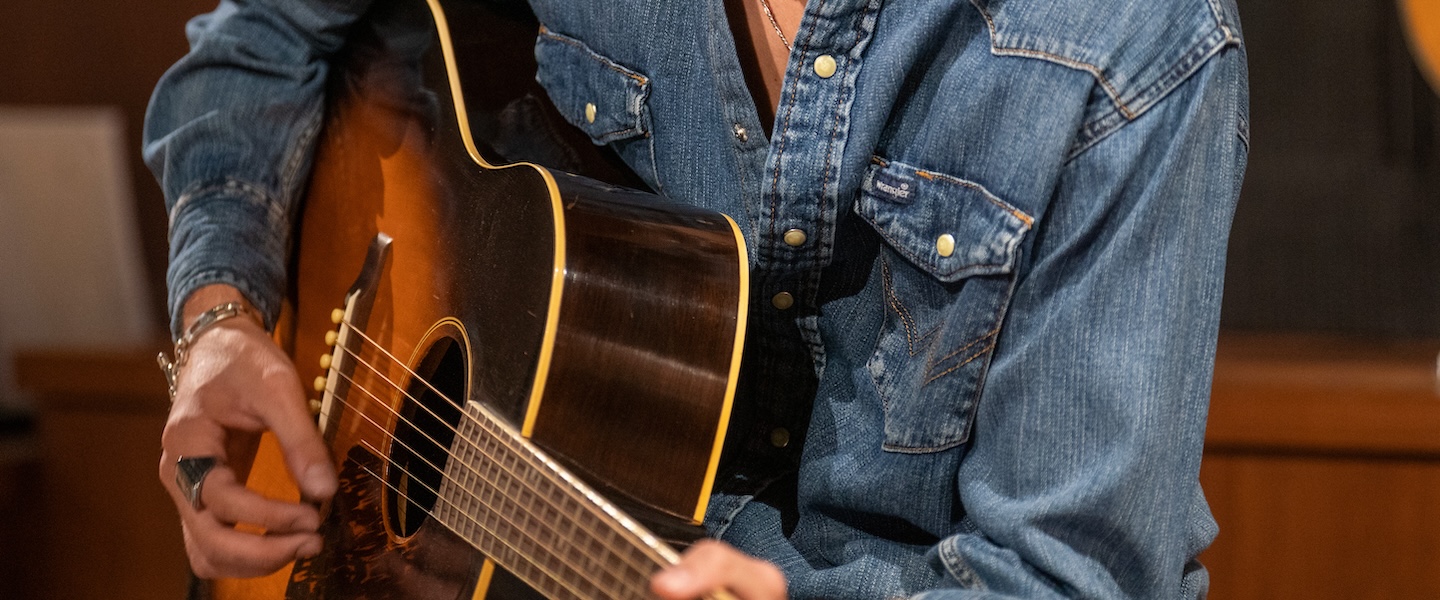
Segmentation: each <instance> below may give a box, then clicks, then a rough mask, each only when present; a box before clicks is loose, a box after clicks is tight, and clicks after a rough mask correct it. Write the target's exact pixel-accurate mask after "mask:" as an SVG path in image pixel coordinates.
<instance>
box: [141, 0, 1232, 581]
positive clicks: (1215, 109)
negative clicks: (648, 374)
mask: <svg viewBox="0 0 1440 600" xmlns="http://www.w3.org/2000/svg"><path fill="white" fill-rule="evenodd" d="M382 1H383V0H382ZM367 4H368V2H365V1H363V0H354V1H344V0H308V1H306V2H296V1H293V0H287V1H282V0H244V1H242V0H226V1H224V2H222V3H221V5H220V8H219V9H217V11H216V12H214V13H212V14H210V15H207V16H204V17H200V18H197V19H196V20H195V21H193V22H192V23H191V26H190V28H189V30H188V33H189V36H190V39H191V41H192V51H191V53H190V55H189V56H187V57H186V58H185V59H183V60H182V61H181V62H180V63H179V64H177V65H176V66H175V68H173V69H172V70H171V71H170V72H169V73H168V74H167V75H166V77H165V79H163V80H162V81H161V83H160V86H159V88H158V89H157V91H156V96H155V99H154V101H153V102H152V106H151V112H150V115H149V117H148V119H147V123H146V157H147V161H148V162H149V164H150V165H151V166H152V168H153V169H154V170H155V171H156V174H157V176H158V177H159V178H160V179H161V183H162V186H163V187H164V188H165V192H166V197H167V199H168V203H169V206H170V218H171V242H172V262H171V267H170V274H169V275H170V288H171V306H172V309H173V314H174V319H173V323H172V326H173V328H174V330H175V332H176V333H177V335H178V334H179V333H180V332H183V331H186V330H187V329H188V328H190V327H192V325H193V322H194V321H195V320H196V319H197V318H199V317H200V316H201V315H203V314H206V313H207V311H211V310H212V309H213V308H214V307H216V306H217V305H222V304H225V303H230V302H238V303H241V304H242V305H243V306H247V307H248V308H247V309H245V310H244V311H243V313H244V314H245V315H251V316H254V317H255V318H254V319H248V318H231V319H226V320H225V321H223V322H221V323H218V324H217V325H216V326H214V327H212V328H208V329H207V330H206V331H205V332H204V333H203V334H202V335H199V336H198V337H196V338H195V340H194V342H193V344H191V345H190V347H189V359H188V362H187V364H185V365H183V366H182V367H181V368H180V369H179V372H178V373H179V377H178V380H177V389H176V397H175V405H174V408H173V410H172V414H171V418H170V421H169V424H168V425H167V428H166V432H165V436H164V440H163V447H164V455H163V456H162V461H161V480H162V482H164V483H165V485H166V486H167V488H168V489H169V490H170V491H171V495H172V497H173V498H174V499H175V501H176V504H177V507H178V508H179V511H180V515H181V519H182V522H183V525H184V529H185V535H186V542H187V548H188V550H189V553H190V558H191V563H192V566H193V567H194V568H195V570H196V572H197V573H198V574H200V575H201V576H250V575H257V574H261V573H265V572H268V571H271V570H274V569H276V568H279V567H280V566H282V565H283V564H284V563H285V562H287V561H289V560H291V559H293V558H295V557H297V556H309V555H312V554H314V553H315V552H317V551H318V550H319V547H320V540H319V539H318V538H317V537H316V535H315V534H314V531H315V529H316V527H317V526H318V519H319V516H318V514H317V513H316V511H315V510H314V509H312V508H310V507H308V506H304V505H295V504H287V503H280V502H274V501H267V500H263V499H260V498H259V497H256V496H253V495H249V494H248V493H247V492H245V491H243V488H242V482H238V481H236V478H235V474H234V472H233V471H232V470H230V469H229V468H228V467H227V466H225V465H223V464H222V465H220V466H217V467H215V468H214V469H213V470H210V471H209V472H208V474H205V475H204V478H203V480H202V481H201V483H203V487H201V488H199V489H200V492H201V494H202V499H203V502H202V503H201V505H202V508H200V509H198V510H197V509H196V508H194V507H193V506H192V504H191V502H190V501H189V500H188V499H187V497H186V496H185V493H184V491H182V490H180V489H178V488H177V487H176V484H175V483H174V478H175V468H176V464H175V462H176V460H177V458H179V457H181V456H218V457H223V456H225V455H226V450H227V442H229V441H231V440H233V439H234V437H235V433H236V432H240V431H259V430H265V429H268V430H271V431H273V432H274V433H275V434H276V435H277V437H278V439H279V440H280V442H281V444H282V446H283V447H284V449H285V452H286V458H287V461H288V465H289V467H290V469H291V472H292V473H294V474H295V475H296V478H297V481H298V483H299V485H300V487H301V489H302V490H303V491H304V492H305V494H306V495H307V496H309V497H311V498H325V497H328V496H330V495H331V494H333V493H334V491H335V485H336V484H335V474H334V472H333V469H332V468H331V467H330V466H329V462H328V457H327V456H326V452H325V449H324V447H323V445H322V444H321V442H320V440H319V438H318V437H317V436H316V434H315V433H314V430H313V427H312V426H311V424H310V423H311V422H310V421H309V419H308V414H307V413H306V411H305V406H304V400H303V397H302V396H301V393H300V390H299V387H298V385H299V384H298V382H297V381H296V375H295V372H294V370H293V367H291V366H290V365H289V362H288V360H287V359H286V357H285V356H284V355H283V354H282V353H281V352H280V351H279V350H278V349H276V348H275V347H274V345H273V344H272V343H271V342H270V341H269V339H268V338H267V337H266V334H265V326H267V325H271V324H273V323H274V319H275V316H276V314H277V312H278V301H279V298H280V296H281V290H282V289H283V283H284V279H285V272H284V265H285V258H284V256H285V250H286V246H287V244H288V232H289V231H290V228H291V223H290V218H291V217H290V215H291V214H292V213H293V207H294V205H295V199H296V197H297V196H298V194H299V192H300V186H301V185H302V183H303V181H304V180H305V174H306V172H307V169H308V165H309V162H310V158H311V157H310V151H311V148H312V146H313V141H314V138H315V132H316V130H317V128H318V126H319V123H320V121H321V118H322V115H321V112H322V109H321V106H322V104H323V103H322V95H323V90H324V81H325V78H326V75H327V65H328V63H327V60H328V59H329V58H330V57H331V56H333V54H334V53H335V52H336V51H337V50H338V49H339V48H340V47H341V46H342V45H343V44H344V42H345V39H346V35H347V32H348V31H349V28H350V27H351V25H352V24H353V23H354V22H355V20H356V19H358V18H359V17H360V16H361V15H362V14H363V13H364V11H365V10H366V7H367ZM531 4H532V8H533V10H534V12H535V15H536V17H537V18H538V20H539V22H540V23H541V24H542V25H543V26H544V29H543V30H542V31H541V32H540V34H539V36H538V38H537V42H536V56H537V58H538V60H539V62H540V66H539V73H538V75H537V77H538V79H539V80H540V82H541V83H542V84H543V85H544V86H545V87H546V91H547V93H548V94H549V96H550V99H551V100H552V101H553V102H554V103H555V105H556V106H557V108H559V109H560V111H561V112H562V114H565V115H566V117H567V119H569V120H570V121H571V122H572V123H574V124H575V125H576V126H578V127H580V128H581V129H582V130H585V131H586V133H588V134H589V135H590V136H591V137H592V139H594V140H595V141H596V143H604V144H608V145H609V146H610V147H611V148H612V149H614V150H615V151H616V153H618V154H619V155H620V156H621V157H622V158H624V159H625V161H626V162H627V163H628V164H629V166H630V167H631V168H632V169H633V170H634V171H635V173H636V174H637V175H638V176H639V177H641V178H642V179H644V180H645V182H646V183H647V184H648V185H649V186H650V187H652V188H653V189H655V190H657V191H659V192H661V193H664V194H665V195H667V196H669V197H671V198H674V199H677V200H682V201H686V202H692V203H697V204H704V205H707V206H709V207H711V208H715V209H718V210H721V211H723V212H726V213H727V214H730V215H732V216H733V217H734V218H735V219H736V221H738V222H739V223H740V225H741V227H742V229H743V230H744V233H745V235H746V238H747V243H748V246H749V248H750V249H751V267H752V288H753V289H754V290H755V296H754V297H755V298H756V301H755V302H752V307H753V308H752V314H751V315H750V332H749V336H748V338H749V340H750V341H749V343H748V347H747V355H746V358H745V367H744V368H745V369H746V375H745V377H743V378H742V380H743V381H744V383H743V384H742V389H741V390H740V399H739V400H738V401H740V402H744V403H746V404H745V405H746V406H748V407H750V408H749V410H747V411H745V414H744V417H743V419H742V420H740V421H738V422H735V423H732V429H733V430H735V431H736V432H738V433H737V434H736V435H733V436H732V437H731V440H730V442H729V443H728V445H727V448H726V454H727V464H729V465H731V467H730V468H727V469H726V470H725V472H723V473H722V474H721V478H720V479H719V480H718V481H717V484H716V492H715V494H714V497H713V499H712V502H711V505H710V509H709V513H708V515H707V518H706V525H707V528H708V530H709V532H710V534H711V536H713V537H715V538H717V539H719V540H721V541H722V542H724V543H706V544H700V545H697V546H696V547H695V548H692V549H691V551H689V552H687V554H686V560H685V561H684V562H683V563H682V564H681V566H680V567H677V568H675V569H671V570H667V571H665V572H663V573H661V574H659V575H657V577H656V579H655V580H654V582H653V587H654V589H655V591H656V592H657V593H659V594H660V595H661V596H663V597H666V598H685V597H698V596H700V595H701V594H704V593H707V592H709V591H711V590H714V589H718V588H727V589H730V590H732V591H733V592H735V593H736V594H737V595H739V596H740V597H743V598H771V597H780V596H783V595H785V594H787V593H788V594H789V595H790V596H793V597H816V598H821V597H823V598H878V597H899V596H916V597H923V598H946V599H949V598H956V599H960V598H999V597H1037V598H1038V597H1098V598H1158V597H1167V598H1169V597H1187V598H1189V597H1200V596H1203V595H1204V593H1205V590H1206V587H1207V581H1208V580H1207V576H1206V574H1205V571H1204V569H1203V567H1201V566H1200V565H1199V563H1198V562H1196V561H1195V557H1196V555H1197V554H1198V553H1199V552H1200V551H1201V550H1202V549H1204V548H1205V547H1206V546H1207V545H1208V544H1209V542H1210V540H1211V539H1213V537H1214V535H1215V525H1214V521H1213V520H1212V519H1211V517H1210V514H1209V511H1208V508H1207V507H1206V504H1205V501H1204V498H1203V495H1202V493H1201V490H1200V487H1199V483H1198V479H1197V476H1198V470H1199V461H1200V449H1201V445H1202V438H1203V431H1204V423H1205V412H1206V407H1207V396H1208V392H1209V381H1210V371H1211V365H1212V362H1213V359H1212V353H1213V348H1214V337H1215V331H1216V327H1217V323H1218V316H1219V301H1220V288H1221V281H1222V272H1223V265H1224V252H1225V239H1226V235H1227V232H1228V227H1229V222H1230V217H1231V214H1232V211H1233V207H1234V201H1235V198H1236V196H1237V195H1238V190H1239V184H1240V176H1241V172H1242V171H1243V167H1244V161H1245V156H1246V152H1247V148H1248V143H1249V142H1248V135H1249V133H1248V125H1247V121H1246V110H1247V108H1246V102H1247V100H1246V84H1245V70H1244V52H1243V47H1242V45H1241V35H1240V29H1239V23H1238V18H1237V12H1236V9H1235V7H1234V5H1233V3H1232V2H1228V1H1223V0H1163V1H1156V0H1088V1H1082V0H1065V1H1061V2H1056V1H1053V0H1047V1H1041V0H972V1H971V2H957V1H955V0H914V1H908V0H890V1H889V2H882V1H881V0H811V1H810V2H809V3H808V4H807V5H804V6H802V5H801V4H800V3H799V2H798V1H797V0H736V2H733V3H730V4H729V5H728V10H727V6H725V5H722V3H721V2H719V1H717V0H711V1H693V2H669V3H666V2H646V1H642V0H633V1H623V0H618V1H613V2H606V3H577V2H574V1H571V0H567V1H547V0H534V1H533V2H531ZM742 22H743V23H742ZM732 29H733V30H734V31H735V32H734V33H733V34H732V32H731V31H732ZM777 41H778V42H780V43H779V44H776V43H775V42H777ZM607 69H608V71H607ZM612 72H613V73H621V74H622V76H624V77H629V78H631V79H633V80H635V81H644V82H645V83H644V85H645V86H646V87H645V88H644V91H643V92H637V93H635V94H634V95H633V96H631V97H629V99H630V100H631V101H632V102H627V103H623V105H622V106H621V107H620V108H618V109H613V110H622V111H627V112H624V113H623V114H616V115H606V114H602V115H600V117H601V118H600V119H598V120H599V121H600V122H602V123H603V122H605V121H606V119H607V118H608V117H610V116H614V117H616V118H622V119H629V120H630V121H633V122H634V124H635V126H634V127H633V128H631V129H630V130H627V131H625V132H624V133H622V134H613V132H611V131H601V130H598V129H596V130H590V129H587V123H591V122H594V121H596V119H594V118H593V117H592V116H591V115H588V114H585V112H584V110H586V109H588V110H591V111H593V110H595V109H593V108H589V107H587V104H590V103H588V102H586V101H585V97H584V95H585V94H586V93H589V92H588V88H586V87H585V86H583V85H579V84H577V83H576V82H577V81H601V82H603V81H604V79H603V78H605V77H608V76H611V74H612ZM781 73H783V81H782V80H781V79H780V77H779V76H778V75H779V74H781ZM578 107H586V109H580V108H578ZM604 110H610V109H604ZM612 134H613V135H612ZM210 314H212V315H213V314H214V313H213V312H212V313H210ZM257 382H258V384H257ZM240 521H244V522H252V523H260V524H262V525H264V526H265V527H266V528H267V529H269V530H270V531H271V532H272V534H271V535H269V536H264V537H261V536H255V535H252V534H249V533H245V532H242V531H236V530H234V529H231V528H230V526H229V524H230V523H234V522H240ZM737 548H738V551H737V550H736V549H737ZM742 551H743V552H742ZM751 557H754V558H751ZM782 575H783V576H782ZM787 586H788V588H787Z"/></svg>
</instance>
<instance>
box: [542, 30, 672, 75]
mask: <svg viewBox="0 0 1440 600" xmlns="http://www.w3.org/2000/svg"><path fill="white" fill-rule="evenodd" d="M540 35H542V36H544V37H546V38H548V39H552V40H555V41H557V42H561V43H564V44H566V45H569V46H573V47H575V48H576V49H578V50H580V51H582V52H584V53H586V54H588V55H589V58H590V59H591V60H594V61H595V62H598V63H600V64H601V65H604V66H605V68H607V69H610V70H611V71H614V72H616V73H619V74H621V75H624V76H626V77H629V78H630V79H634V80H635V81H636V82H637V83H639V84H641V85H644V84H647V83H650V80H649V78H647V77H645V76H644V75H641V74H640V73H637V72H634V71H631V70H629V69H626V68H624V67H622V66H620V65H619V64H617V63H615V62H614V61H612V60H610V59H608V58H605V56H604V55H602V54H600V53H598V52H595V51H594V50H591V49H590V47H589V46H586V45H585V44H584V43H582V42H581V41H580V40H577V39H574V38H571V37H569V36H564V35H560V34H558V33H555V32H553V31H550V29H549V28H547V27H545V26H544V25H541V26H540Z"/></svg>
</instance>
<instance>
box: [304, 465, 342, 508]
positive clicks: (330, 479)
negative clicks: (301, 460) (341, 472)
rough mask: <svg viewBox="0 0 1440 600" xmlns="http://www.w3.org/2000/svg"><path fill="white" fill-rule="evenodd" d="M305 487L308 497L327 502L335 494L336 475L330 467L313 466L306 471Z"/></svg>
mask: <svg viewBox="0 0 1440 600" xmlns="http://www.w3.org/2000/svg"><path fill="white" fill-rule="evenodd" d="M304 481H305V484H304V487H305V490H306V491H307V492H308V494H307V495H308V496H309V497H310V498H312V499H314V500H325V499H327V498H329V497H330V495H331V494H332V493H334V489H335V483H336V482H335V473H334V471H332V470H330V465H327V464H323V463H322V464H316V465H311V466H310V468H309V469H306V470H305V477H304Z"/></svg>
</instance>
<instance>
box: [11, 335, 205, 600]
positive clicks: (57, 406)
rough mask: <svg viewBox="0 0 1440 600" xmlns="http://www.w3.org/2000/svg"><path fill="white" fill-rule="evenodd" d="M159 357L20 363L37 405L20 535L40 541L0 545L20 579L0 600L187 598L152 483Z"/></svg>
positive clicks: (170, 513) (160, 403)
mask: <svg viewBox="0 0 1440 600" xmlns="http://www.w3.org/2000/svg"><path fill="white" fill-rule="evenodd" d="M155 352H156V349H143V350H137V351H134V352H74V351H69V352H58V351H57V352H30V353H26V354H22V355H21V356H20V357H19V358H18V360H17V369H16V371H17V373H18V375H19V379H20V384H21V386H22V387H23V388H25V389H26V390H29V391H30V392H32V393H33V394H34V395H35V398H36V400H37V405H38V408H39V410H38V415H37V423H38V427H37V432H36V438H37V440H38V445H39V461H38V468H32V469H30V471H29V474H30V476H31V477H33V478H32V479H29V480H27V481H25V486H26V488H27V490H26V494H25V497H24V500H25V502H17V503H18V504H22V506H23V509H24V510H25V511H28V513H27V514H29V515H31V517H32V518H35V521H34V522H33V523H15V524H14V526H15V527H18V528H20V529H21V530H23V531H27V532H30V533H32V534H38V535H31V536H28V537H26V538H23V539H5V540H0V544H6V545H7V546H8V548H7V550H6V552H5V554H8V555H14V556H17V557H18V558H19V559H20V560H22V561H23V563H22V565H23V567H22V568H23V569H24V571H25V572H24V578H23V579H22V580H20V581H8V582H0V597H14V598H27V599H32V600H50V599H54V600H61V599H66V598H113V599H115V600H142V599H149V598H176V599H178V598H183V597H184V594H185V589H186V584H187V581H188V573H189V571H188V569H187V567H186V562H185V550H184V544H183V543H182V541H181V536H180V524H179V519H178V517H176V514H175V508H174V506H173V505H172V504H171V503H170V499H169V498H168V497H167V496H166V495H165V492H164V489H163V488H161V486H160V483H159V481H157V480H156V469H157V466H158V464H159V462H158V461H159V459H160V432H161V430H162V429H163V428H164V425H165V415H166V413H167V412H168V410H169V402H168V399H167V396H166V389H165V381H164V378H163V377H161V376H160V374H159V372H158V371H157V369H156V368H155V364H154V361H155ZM7 516H8V515H7ZM7 588H9V589H7ZM17 588H18V589H17ZM7 591H8V592H10V593H12V594H14V595H13V596H7V595H6V594H5V592H7Z"/></svg>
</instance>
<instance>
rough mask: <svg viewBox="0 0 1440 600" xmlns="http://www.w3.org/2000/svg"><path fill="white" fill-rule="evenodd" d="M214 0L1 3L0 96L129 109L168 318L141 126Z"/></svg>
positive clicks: (156, 278)
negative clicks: (191, 25)
mask: <svg viewBox="0 0 1440 600" xmlns="http://www.w3.org/2000/svg"><path fill="white" fill-rule="evenodd" d="M215 5H216V0H146V1H143V2H104V1H100V0H4V1H3V2H0V104H21V105H49V104H64V105H109V106H118V107H120V109H121V110H122V111H123V112H124V114H125V124H126V140H127V142H126V147H127V148H128V149H129V152H128V154H127V156H126V158H127V159H128V161H129V165H130V168H131V173H132V175H133V177H132V182H131V186H132V188H133V192H134V197H135V202H136V221H137V223H136V226H137V227H138V228H139V230H140V236H141V241H142V244H143V254H144V256H145V259H146V265H147V266H148V268H149V273H148V280H147V284H148V285H147V288H146V289H147V290H148V292H149V293H150V294H151V295H152V296H153V298H154V301H153V304H154V307H155V308H154V311H155V312H154V314H155V317H156V319H155V322H156V323H165V322H166V321H165V319H164V318H163V314H164V313H163V304H164V298H165V296H164V283H165V280H164V276H165V264H166V248H167V243H166V219H165V210H164V205H163V198H162V196H161V194H160V188H159V187H158V186H157V185H156V184H155V180H154V179H153V178H152V177H151V175H150V172H149V171H148V170H147V169H146V168H145V165H144V162H143V161H142V160H141V159H140V132H141V126H142V124H143V123H144V117H145V105H146V104H147V103H148V102H149V98H150V92H151V90H152V89H154V87H155V82H156V81H157V80H159V79H160V75H161V74H163V73H164V72H165V69H167V68H169V66H170V65H171V64H172V63H174V62H175V60H177V59H178V58H180V57H181V56H183V55H184V54H185V50H186V48H187V44H186V41H185V31H184V27H185V21H186V20H188V19H189V18H190V17H191V16H193V15H196V14H199V13H201V12H205V11H207V10H210V9H212V8H214V7H215ZM159 335H160V334H159V332H157V337H159Z"/></svg>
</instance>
